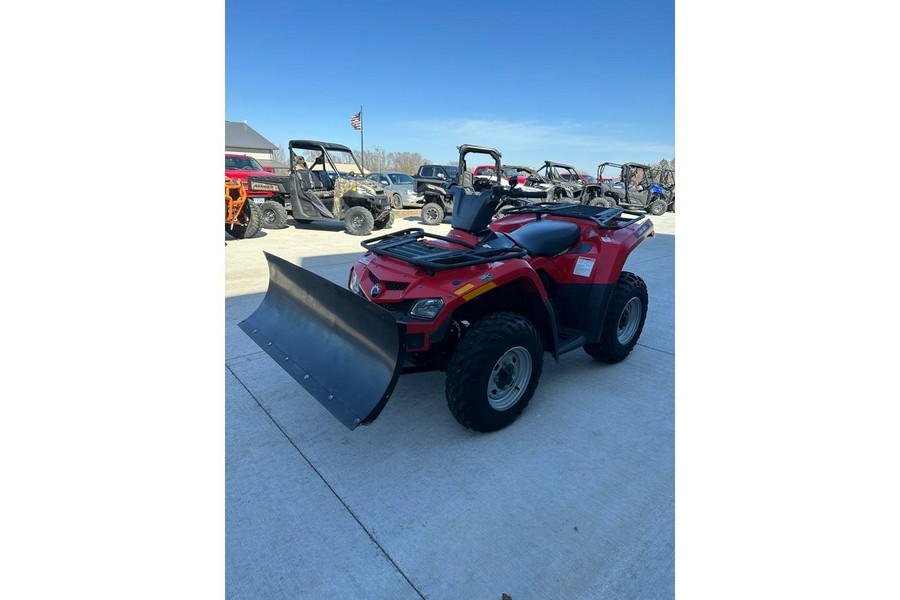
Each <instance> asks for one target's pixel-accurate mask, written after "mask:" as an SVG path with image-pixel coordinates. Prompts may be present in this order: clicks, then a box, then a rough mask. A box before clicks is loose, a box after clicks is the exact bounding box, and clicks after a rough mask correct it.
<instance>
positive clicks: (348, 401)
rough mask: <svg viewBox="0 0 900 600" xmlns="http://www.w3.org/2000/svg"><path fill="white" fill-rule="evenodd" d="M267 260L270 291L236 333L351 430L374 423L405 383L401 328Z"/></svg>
mask: <svg viewBox="0 0 900 600" xmlns="http://www.w3.org/2000/svg"><path fill="white" fill-rule="evenodd" d="M264 254H265V255H266V260H267V261H268V264H269V288H268V290H267V291H266V295H265V297H264V298H263V300H262V303H261V304H260V305H259V307H258V308H257V309H256V311H254V312H253V314H251V315H250V316H249V317H247V318H246V319H245V320H244V321H242V322H240V323H239V324H238V326H239V327H240V328H241V329H242V330H243V331H244V333H246V334H247V335H248V336H250V339H252V340H253V341H254V342H256V344H257V345H258V346H259V347H260V348H262V349H263V350H264V351H265V352H266V354H268V355H269V356H270V357H271V358H272V359H273V360H274V361H275V362H276V363H278V364H279V365H280V366H281V368H282V369H284V370H285V371H286V372H287V373H288V374H289V375H290V376H291V377H293V378H294V379H295V380H296V381H297V382H298V383H299V384H300V385H302V386H303V387H304V388H305V389H306V391H308V392H309V393H310V394H311V395H312V396H313V397H314V398H315V399H316V400H318V401H319V402H320V403H321V404H322V405H323V406H324V407H325V408H326V409H328V411H329V412H330V413H331V414H332V415H334V416H335V417H336V418H337V419H338V420H339V421H340V422H341V423H343V424H344V425H345V426H346V427H347V428H349V429H351V430H352V429H355V428H356V426H357V425H360V424H367V423H371V422H372V421H374V420H375V419H376V418H377V417H378V415H379V414H380V413H381V411H382V410H383V409H384V406H385V404H387V401H388V399H389V398H390V396H391V393H392V392H393V391H394V386H395V385H396V384H397V379H398V377H399V376H400V371H401V368H402V363H403V360H402V356H403V347H404V339H403V338H404V335H405V334H404V332H403V330H402V328H401V327H399V326H398V325H397V322H396V321H395V320H394V317H393V316H392V315H391V313H389V312H388V311H386V310H384V309H383V308H381V307H380V306H377V305H376V304H373V303H372V302H369V301H368V300H366V299H365V298H362V297H360V296H357V295H356V294H354V293H352V292H350V291H349V290H347V289H345V288H343V287H341V286H338V285H335V284H334V283H332V282H330V281H328V280H327V279H324V278H323V277H320V276H318V275H316V274H314V273H312V272H310V271H307V270H306V269H304V268H302V267H299V266H297V265H294V264H292V263H290V262H288V261H286V260H284V259H282V258H279V257H277V256H273V255H271V254H269V253H267V252H266V253H264Z"/></svg>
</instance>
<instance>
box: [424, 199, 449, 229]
mask: <svg viewBox="0 0 900 600" xmlns="http://www.w3.org/2000/svg"><path fill="white" fill-rule="evenodd" d="M443 221H444V209H443V208H442V207H441V205H440V204H438V203H437V202H429V203H428V204H426V205H425V206H423V207H422V222H423V223H425V224H426V225H440V224H441V223H442V222H443Z"/></svg>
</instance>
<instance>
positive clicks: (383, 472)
mask: <svg viewBox="0 0 900 600" xmlns="http://www.w3.org/2000/svg"><path fill="white" fill-rule="evenodd" d="M403 214H405V215H407V216H402V217H398V218H397V221H396V223H395V224H394V228H393V229H394V230H397V229H402V228H405V227H411V226H419V225H420V222H419V219H418V217H417V216H416V214H417V213H416V212H415V211H408V212H407V211H404V213H403ZM651 219H652V220H653V221H654V224H655V226H656V232H657V235H656V237H654V238H651V239H649V240H647V241H645V242H644V243H643V244H642V245H641V246H640V247H639V248H638V249H637V250H636V251H635V252H634V253H633V254H632V255H631V257H630V258H629V260H628V262H627V264H626V267H625V268H626V269H627V270H630V271H633V272H635V273H637V274H638V275H640V276H641V277H643V278H644V280H645V281H646V282H647V285H648V288H649V294H650V307H649V314H648V317H647V322H646V325H645V327H644V331H643V333H642V335H641V339H640V341H639V343H638V345H637V347H636V348H635V349H634V351H633V352H632V354H631V355H630V356H629V357H628V358H627V359H626V360H625V361H623V362H621V363H619V364H616V365H603V364H600V363H596V362H594V361H593V360H592V359H591V358H590V357H588V356H587V355H586V354H584V353H583V352H580V351H576V352H571V353H569V354H566V355H563V356H562V357H561V359H560V362H559V363H558V364H557V363H555V362H554V361H553V359H552V358H551V357H550V355H549V354H547V355H545V359H544V373H543V375H542V377H541V381H540V384H539V386H538V388H537V392H536V393H535V396H534V398H533V399H532V400H531V403H530V404H529V405H528V407H527V408H526V409H525V411H524V413H523V414H522V416H521V417H519V419H518V420H517V421H516V422H515V423H513V424H512V425H511V426H509V427H507V428H506V429H503V430H501V431H498V432H495V433H491V434H480V433H475V432H472V431H469V430H467V429H465V428H463V427H462V426H460V425H459V424H458V423H457V422H456V421H455V420H454V419H453V417H452V416H451V414H450V412H449V411H448V410H447V406H446V401H445V399H444V375H443V373H423V374H416V375H406V376H403V377H401V378H400V382H399V383H398V385H397V388H396V390H395V392H394V394H393V397H392V399H391V400H390V402H389V403H388V404H387V407H386V408H385V410H384V412H383V413H382V414H381V416H380V417H379V418H378V419H377V420H376V421H375V422H374V423H373V424H372V425H371V426H368V427H360V428H358V429H356V430H355V431H353V432H351V431H348V430H347V429H346V428H344V426H343V425H341V424H340V423H339V422H338V421H337V420H336V419H334V418H333V417H332V416H331V414H330V413H328V412H327V411H326V410H325V409H324V408H323V407H322V406H321V405H319V403H318V402H316V401H315V400H314V399H313V398H312V397H311V396H309V394H307V393H306V391H305V390H304V389H303V388H302V387H301V386H300V385H299V384H297V383H296V382H295V381H294V380H293V379H291V378H290V376H288V375H287V374H286V373H285V372H284V371H283V370H282V369H281V368H280V367H279V366H278V365H277V364H275V363H274V361H272V360H271V359H270V358H269V357H268V356H267V355H266V354H265V353H263V352H262V351H261V350H260V349H259V348H258V347H257V346H256V345H255V344H254V343H253V342H252V341H251V340H250V339H249V338H248V337H247V336H246V335H245V334H244V333H243V332H242V331H241V330H240V329H238V327H237V323H238V322H239V321H241V320H243V319H244V318H246V317H247V316H248V315H249V314H250V313H251V312H252V311H253V310H254V309H255V308H256V307H257V306H258V304H259V302H260V300H261V298H262V295H263V294H264V292H265V290H266V287H267V283H268V270H267V266H266V261H265V257H264V256H263V251H266V252H270V253H273V254H276V255H278V256H281V257H282V258H285V259H287V260H290V261H294V262H296V263H298V264H301V265H302V266H304V267H305V268H307V269H310V270H312V271H314V272H316V273H318V274H319V275H322V276H324V277H326V278H328V279H330V280H332V281H334V282H336V283H339V284H341V285H344V284H345V283H346V278H347V272H348V270H349V267H350V265H351V264H352V263H353V262H354V261H355V260H356V259H357V258H358V257H359V256H360V255H361V254H362V251H363V250H362V248H361V247H360V245H359V242H360V239H361V238H357V237H353V236H350V235H348V234H346V233H344V231H343V227H342V226H341V225H340V224H339V223H316V224H309V225H299V224H296V223H294V222H293V221H292V222H291V223H292V225H291V226H290V227H288V228H287V229H282V230H263V232H262V233H261V234H260V235H259V236H257V237H256V238H254V239H249V240H234V239H232V238H231V237H230V236H227V235H226V241H227V246H226V247H225V248H224V252H225V272H226V277H225V296H226V299H225V318H226V322H225V340H226V343H225V383H226V385H225V390H226V394H225V411H226V412H225V415H226V490H225V492H226V497H225V501H226V539H225V550H226V557H225V558H226V573H225V576H226V596H227V597H228V598H233V599H245V598H246V599H255V600H259V599H269V598H272V599H276V598H291V599H301V598H303V599H305V598H366V599H371V598H385V599H395V598H396V599H403V598H428V599H434V600H443V599H456V598H459V599H465V600H469V599H474V598H478V599H481V598H484V599H497V600H499V599H500V598H501V596H502V594H504V593H505V594H508V595H509V596H511V597H512V599H513V600H526V599H528V600H531V599H538V598H547V599H561V598H565V599H575V598H647V599H656V598H660V599H662V598H672V597H673V596H674V475H675V474H674V351H675V337H674V289H675V288H674V255H675V237H674V233H675V215H674V214H671V213H668V214H666V215H662V216H660V217H651ZM448 221H449V219H448ZM449 228H450V227H449V224H446V223H445V224H443V225H440V226H438V227H434V228H428V230H429V231H433V232H434V233H442V234H443V233H446V232H447V231H448V230H449Z"/></svg>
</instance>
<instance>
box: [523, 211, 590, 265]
mask: <svg viewBox="0 0 900 600" xmlns="http://www.w3.org/2000/svg"><path fill="white" fill-rule="evenodd" d="M507 235H508V236H509V237H510V238H512V240H513V241H514V242H515V243H516V244H517V245H519V246H520V247H522V248H525V251H526V252H528V254H530V255H531V256H533V257H535V258H536V257H538V256H547V257H549V256H556V255H557V254H559V253H560V252H563V251H565V250H568V249H569V248H571V247H572V246H573V245H574V244H575V242H577V241H578V240H579V238H581V228H580V227H579V226H578V225H576V224H575V223H572V222H571V221H551V220H548V219H541V220H540V221H532V222H531V223H528V224H526V225H522V226H521V227H519V228H518V229H516V230H515V231H511V232H509V233H508V234H507Z"/></svg>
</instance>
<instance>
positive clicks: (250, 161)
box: [225, 154, 272, 198]
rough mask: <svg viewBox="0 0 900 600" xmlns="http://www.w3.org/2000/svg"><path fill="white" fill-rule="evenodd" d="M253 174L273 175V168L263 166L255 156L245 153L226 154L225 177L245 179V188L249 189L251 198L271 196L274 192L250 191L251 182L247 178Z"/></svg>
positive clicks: (248, 193) (248, 194)
mask: <svg viewBox="0 0 900 600" xmlns="http://www.w3.org/2000/svg"><path fill="white" fill-rule="evenodd" d="M251 175H272V168H271V167H263V166H262V165H260V164H259V162H257V160H256V159H255V158H253V157H252V156H247V155H245V154H226V155H225V177H230V178H232V179H241V180H243V181H244V188H245V189H246V190H247V196H248V197H250V198H254V197H255V198H268V197H270V196H271V195H272V192H262V191H259V190H254V191H252V192H251V191H250V182H249V181H247V178H248V177H250V176H251Z"/></svg>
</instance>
